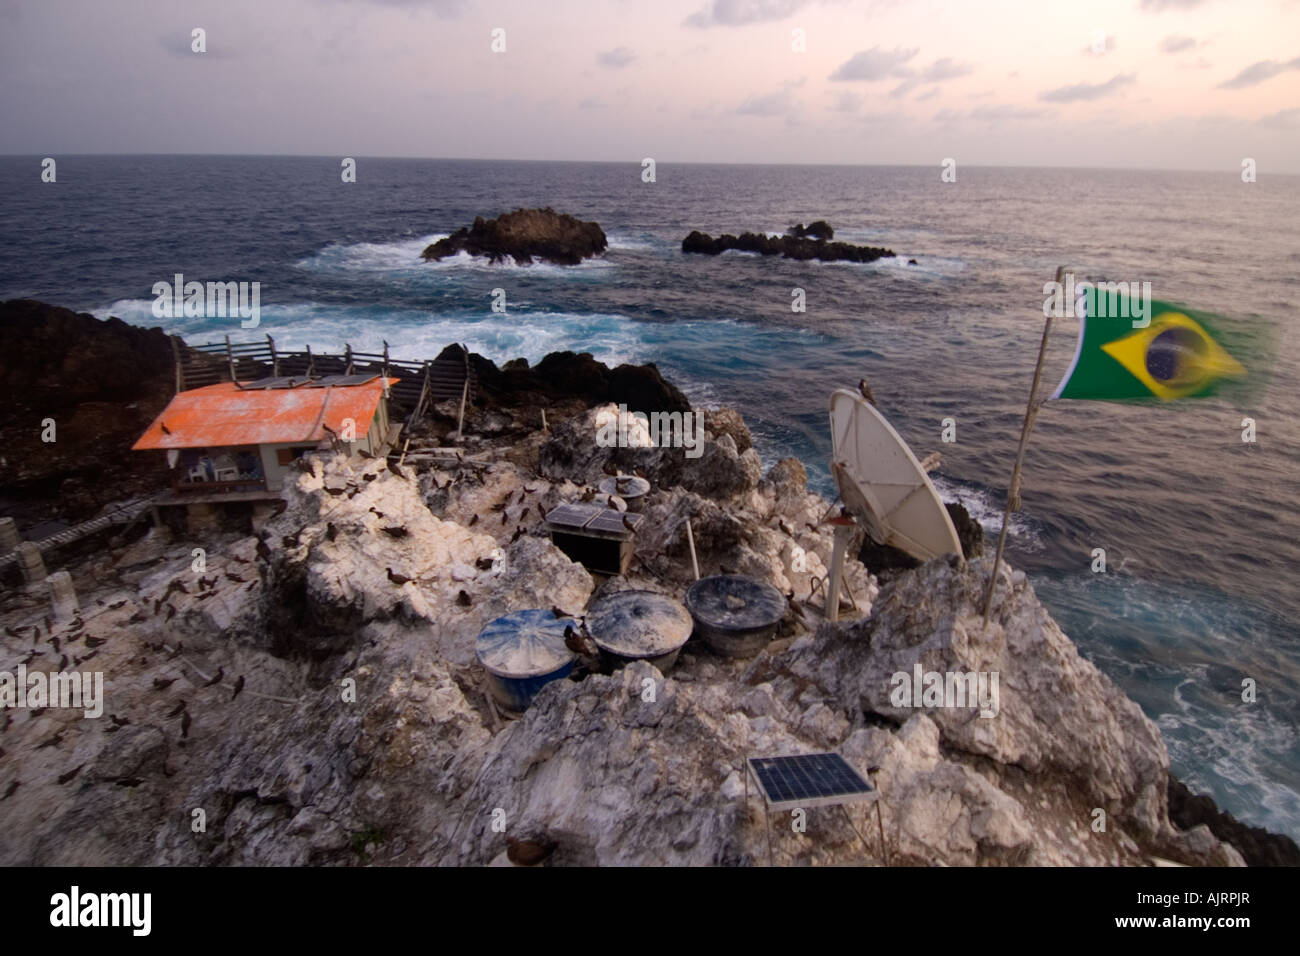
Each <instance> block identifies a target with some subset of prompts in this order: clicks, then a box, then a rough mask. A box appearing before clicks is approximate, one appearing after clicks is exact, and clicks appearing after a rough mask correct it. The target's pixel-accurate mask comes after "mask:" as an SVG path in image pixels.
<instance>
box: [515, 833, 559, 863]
mask: <svg viewBox="0 0 1300 956" xmlns="http://www.w3.org/2000/svg"><path fill="white" fill-rule="evenodd" d="M554 852H555V842H554V841H552V840H547V839H545V838H541V839H534V840H523V839H519V838H517V837H506V859H508V860H509V861H510V862H511V863H513V864H515V866H537V864H539V863H544V862H545V861H546V860H547V859H548V858H549V857H550V855H551V854H552V853H554Z"/></svg>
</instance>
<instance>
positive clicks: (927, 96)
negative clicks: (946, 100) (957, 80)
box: [916, 86, 939, 103]
mask: <svg viewBox="0 0 1300 956" xmlns="http://www.w3.org/2000/svg"><path fill="white" fill-rule="evenodd" d="M938 95H939V87H937V86H932V87H930V88H929V89H928V90H926V91H925V92H924V93H922V94H921V95H920V96H918V97H917V98H916V102H918V103H924V102H925V101H926V100H932V99H934V98H935V97H936V96H938Z"/></svg>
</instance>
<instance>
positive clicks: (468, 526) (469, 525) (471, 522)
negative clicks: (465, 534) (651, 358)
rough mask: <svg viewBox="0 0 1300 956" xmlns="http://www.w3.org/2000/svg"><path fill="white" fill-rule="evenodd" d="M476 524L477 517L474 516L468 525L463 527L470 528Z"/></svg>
mask: <svg viewBox="0 0 1300 956" xmlns="http://www.w3.org/2000/svg"><path fill="white" fill-rule="evenodd" d="M477 523H478V515H474V516H473V517H471V518H470V519H469V524H467V525H465V527H467V528H472V527H474V525H475V524H477Z"/></svg>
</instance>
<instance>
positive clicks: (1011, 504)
mask: <svg viewBox="0 0 1300 956" xmlns="http://www.w3.org/2000/svg"><path fill="white" fill-rule="evenodd" d="M1064 283H1065V266H1057V269H1056V285H1057V287H1058V288H1061V289H1064ZM1062 296H1064V292H1062ZM1073 305H1074V303H1070V307H1073ZM1051 331H1052V313H1051V312H1048V313H1047V317H1046V319H1044V321H1043V341H1042V342H1041V343H1039V346H1038V363H1037V364H1036V365H1035V366H1034V383H1033V384H1032V385H1031V386H1029V404H1027V405H1026V406H1025V423H1024V425H1022V426H1021V428H1020V447H1019V448H1017V449H1016V466H1015V468H1014V469H1012V472H1011V485H1010V487H1008V488H1007V506H1006V509H1005V510H1004V511H1003V512H1002V532H1001V533H1000V534H999V535H998V550H997V553H996V554H995V555H994V557H993V573H992V575H990V577H989V589H988V593H987V594H986V595H985V597H984V624H983V628H984V629H985V630H987V629H988V626H989V613H990V612H991V611H992V610H993V592H994V591H995V590H996V589H997V586H998V568H999V567H1001V565H1002V549H1003V547H1005V546H1006V543H1007V523H1008V521H1009V520H1010V518H1011V512H1013V511H1019V510H1020V466H1021V465H1023V464H1024V462H1025V448H1026V446H1028V444H1029V433H1030V432H1031V431H1033V430H1034V419H1036V418H1037V417H1038V406H1037V405H1036V404H1035V403H1034V399H1035V398H1036V397H1037V395H1038V381H1039V379H1041V378H1042V375H1043V356H1044V355H1046V354H1047V335H1048V333H1049V332H1051Z"/></svg>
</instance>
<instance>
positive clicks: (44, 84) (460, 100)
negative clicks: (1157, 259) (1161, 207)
mask: <svg viewBox="0 0 1300 956" xmlns="http://www.w3.org/2000/svg"><path fill="white" fill-rule="evenodd" d="M196 29H201V30H203V31H204V34H203V38H204V45H205V47H206V51H205V52H201V53H200V52H195V50H194V49H193V47H194V44H195V41H194V38H193V37H194V34H193V31H194V30H196ZM497 30H500V31H504V33H503V34H502V33H498V34H496V36H497V40H496V46H497V47H498V49H497V50H494V49H493V44H494V39H493V37H494V32H493V31H497ZM502 46H504V49H500V48H501V47H502ZM0 91H3V92H0V153H3V154H21V155H40V156H58V155H59V154H60V153H64V154H78V153H235V154H256V155H267V154H288V155H327V156H333V155H337V156H366V157H373V156H431V157H458V158H484V159H546V160H597V161H623V162H634V163H639V162H641V160H642V159H643V158H644V157H652V158H654V159H655V160H656V161H657V162H665V163H672V162H725V163H833V164H908V165H926V164H936V165H937V164H940V163H942V161H943V160H944V159H946V158H949V157H951V158H953V159H955V160H956V161H957V162H958V163H959V164H960V163H968V164H974V165H1003V166H1103V167H1136V168H1159V169H1206V170H1213V169H1220V170H1222V169H1233V170H1240V168H1241V164H1242V160H1243V159H1245V158H1251V159H1254V160H1255V162H1256V167H1257V170H1258V174H1259V175H1260V176H1264V175H1266V174H1267V173H1269V172H1284V173H1300V0H1089V2H1085V3H1067V2H1061V0H1000V2H978V0H949V2H930V0H524V2H511V0H501V2H474V0H0Z"/></svg>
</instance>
